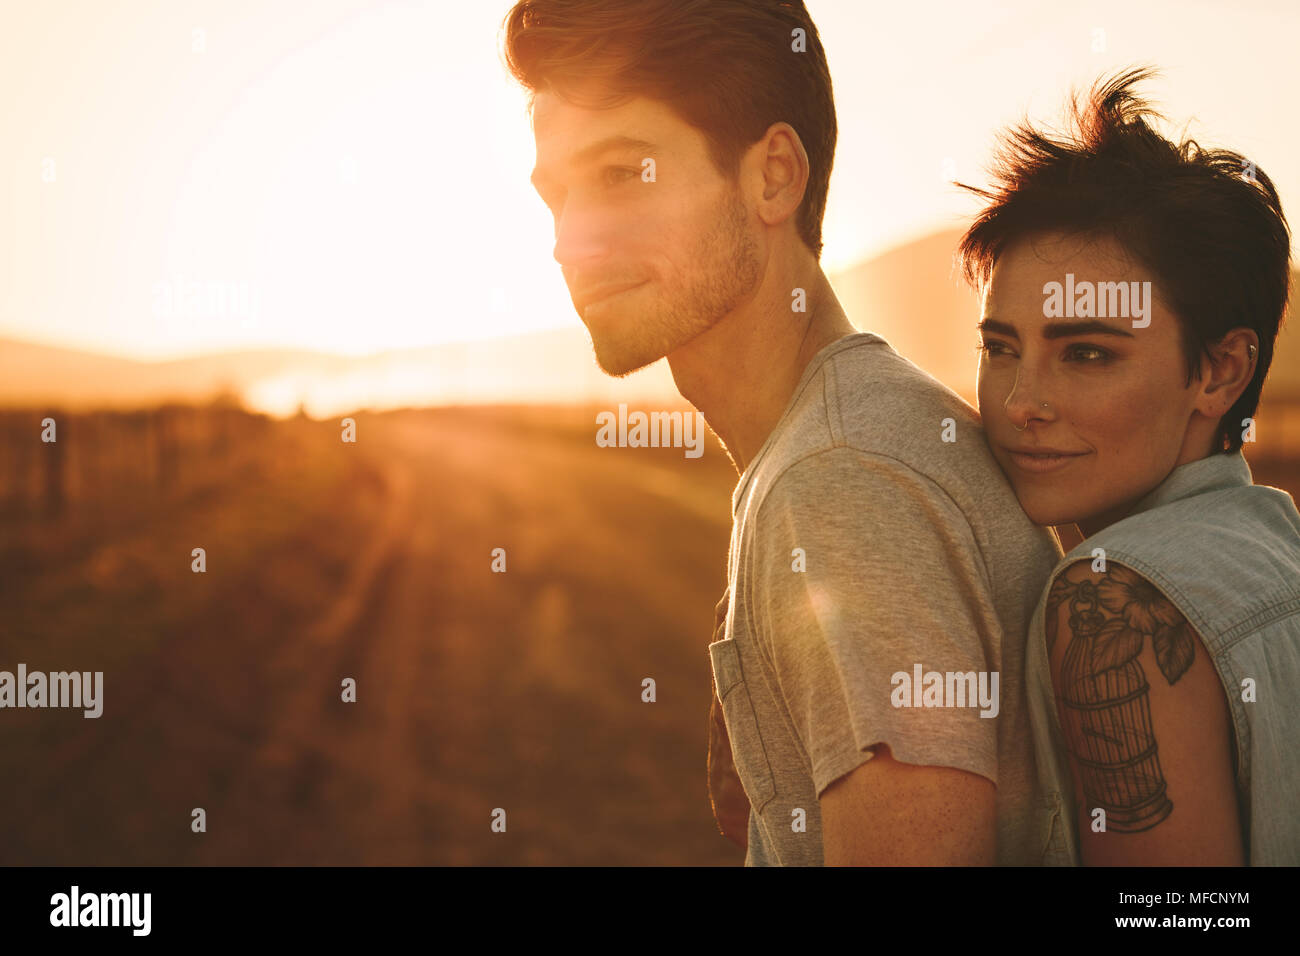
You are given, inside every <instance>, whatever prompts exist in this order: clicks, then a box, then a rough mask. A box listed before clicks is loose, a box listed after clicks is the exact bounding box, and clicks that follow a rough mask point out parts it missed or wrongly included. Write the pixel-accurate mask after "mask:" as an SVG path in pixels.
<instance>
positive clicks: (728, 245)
mask: <svg viewBox="0 0 1300 956" xmlns="http://www.w3.org/2000/svg"><path fill="white" fill-rule="evenodd" d="M710 218H711V219H712V221H713V222H714V223H715V228H713V229H710V230H708V231H707V232H704V233H702V234H701V235H700V241H699V242H698V243H697V244H696V247H695V249H694V250H693V251H692V254H691V255H690V256H689V257H687V258H686V260H685V261H686V262H689V263H691V267H690V271H689V272H688V273H687V274H686V275H685V276H684V277H683V279H684V281H683V282H682V283H681V284H679V285H677V286H676V287H674V288H672V289H668V290H665V289H663V288H662V287H661V288H660V289H659V290H658V292H659V295H658V296H657V297H656V298H655V299H654V300H652V304H651V305H650V307H649V309H648V310H646V311H642V312H639V313H637V312H627V313H623V314H620V315H617V316H615V317H613V318H612V320H607V321H609V325H607V326H606V328H605V330H604V331H603V332H600V333H598V332H597V331H596V330H595V329H592V327H591V325H590V324H588V330H589V331H591V341H592V348H593V349H594V351H595V353H596V363H597V364H598V365H599V366H600V368H601V370H602V371H604V372H605V373H606V374H607V375H612V376H615V377H618V378H621V377H623V376H625V375H629V374H631V373H632V372H635V371H637V370H638V369H642V368H645V367H646V366H647V365H650V364H651V363H652V362H656V361H658V360H659V359H661V358H663V357H664V356H665V355H667V354H668V353H670V352H672V351H674V350H675V349H678V348H680V347H681V346H683V345H685V344H686V343H687V342H689V341H691V340H692V339H694V338H695V337H696V336H697V335H700V334H701V333H702V332H706V331H708V330H709V329H710V328H712V327H713V326H714V325H716V324H717V323H718V321H719V320H721V319H722V318H723V316H725V315H727V314H729V313H730V312H732V311H734V310H735V309H736V308H737V307H738V306H739V305H740V304H741V303H742V302H743V301H744V300H745V298H747V297H748V296H749V295H751V294H752V293H753V291H754V288H755V287H756V286H757V284H758V282H759V279H760V278H761V272H762V268H761V266H760V264H759V259H758V248H757V245H756V243H755V242H754V238H753V236H752V235H750V233H749V230H748V229H747V228H746V226H747V222H746V210H745V205H744V202H743V201H742V200H741V198H740V193H739V189H738V188H733V189H731V190H730V191H728V192H726V193H725V194H724V195H723V197H722V199H721V201H720V202H719V204H718V210H717V213H716V214H715V215H713V216H711V217H710Z"/></svg>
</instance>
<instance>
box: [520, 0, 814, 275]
mask: <svg viewBox="0 0 1300 956" xmlns="http://www.w3.org/2000/svg"><path fill="white" fill-rule="evenodd" d="M796 29H800V30H802V31H803V43H804V45H805V48H804V49H802V50H796V49H795V46H796V40H795V35H794V32H793V31H794V30H796ZM504 30H505V61H506V66H507V67H508V68H509V70H510V72H511V73H512V74H513V75H514V77H515V79H517V80H518V81H519V82H520V83H521V84H523V86H525V87H526V88H527V89H528V90H529V91H530V93H531V94H536V93H537V92H538V91H539V90H541V89H544V88H550V89H553V90H555V91H556V92H557V93H561V94H563V95H565V96H566V98H569V99H570V100H572V101H574V102H579V101H584V102H587V103H588V105H589V106H591V107H592V108H598V107H612V106H617V105H618V104H619V103H621V102H624V101H626V100H628V99H631V98H633V97H635V96H645V97H647V98H649V99H654V100H658V101H660V102H662V103H665V104H667V105H668V106H670V107H671V108H672V109H673V110H675V111H676V112H677V114H678V115H679V116H681V117H682V119H683V120H685V121H686V122H687V123H690V124H691V125H692V126H694V127H696V128H697V129H699V130H700V131H701V132H702V133H703V134H704V136H705V137H706V139H707V141H708V143H709V152H710V156H711V158H712V160H713V164H714V165H715V166H716V167H717V168H718V170H719V171H720V172H721V173H722V174H723V175H725V176H727V177H728V178H730V179H733V180H734V179H735V178H736V177H737V176H738V175H739V171H740V156H741V153H742V152H743V151H744V150H745V149H746V148H747V147H749V146H751V145H753V144H754V143H756V142H757V141H758V140H759V139H760V138H761V137H762V136H763V134H764V133H766V132H767V130H768V128H769V127H771V125H772V124H773V123H778V122H786V123H789V124H790V125H791V126H792V127H793V128H794V130H795V131H796V132H797V133H798V134H799V139H800V140H801V141H802V142H803V147H804V150H805V151H806V152H807V154H808V165H809V172H808V186H807V189H806V190H805V192H804V197H803V202H802V204H801V205H800V207H799V211H798V213H797V217H796V221H797V224H798V229H799V236H800V238H801V239H802V240H803V241H804V243H805V244H807V246H808V248H809V249H811V250H812V252H813V255H814V256H816V257H817V258H818V259H820V258H821V251H822V235H821V233H822V217H823V215H824V214H825V212H826V193H827V190H828V189H829V186H830V178H831V164H832V162H833V160H834V157H835V137H836V126H835V101H834V97H833V96H832V93H831V74H830V70H829V68H828V67H827V65H826V54H825V52H824V51H823V50H822V45H821V38H820V37H819V36H818V34H817V28H816V27H815V26H814V25H813V22H812V18H811V17H810V16H809V15H808V11H807V10H806V9H805V8H804V4H803V0H617V2H610V0H519V2H518V3H516V4H515V5H514V7H513V8H511V10H510V12H509V13H508V14H507V15H506V19H505V23H504ZM593 80H597V81H600V82H599V89H600V94H601V95H598V96H595V97H594V98H593V99H591V100H590V101H586V100H583V99H582V98H583V97H584V96H585V95H589V94H591V92H592V91H591V90H590V89H588V88H587V86H586V85H587V84H588V83H589V81H593ZM530 105H531V101H530Z"/></svg>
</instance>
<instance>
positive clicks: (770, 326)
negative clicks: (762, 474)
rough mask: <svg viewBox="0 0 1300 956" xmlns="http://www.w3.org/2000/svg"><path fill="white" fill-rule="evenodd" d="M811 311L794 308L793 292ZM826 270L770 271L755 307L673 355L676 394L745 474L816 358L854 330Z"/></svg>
mask: <svg viewBox="0 0 1300 956" xmlns="http://www.w3.org/2000/svg"><path fill="white" fill-rule="evenodd" d="M796 288H802V289H803V290H804V291H805V293H806V308H807V311H806V312H795V311H793V310H792V303H793V302H794V301H795V300H794V297H793V292H794V289H796ZM856 331H857V329H855V328H854V327H853V325H852V324H851V323H850V322H849V320H848V319H847V318H846V317H845V315H844V310H843V309H842V308H841V307H840V303H839V301H838V300H837V299H836V298H835V293H834V292H833V291H832V290H831V286H830V282H829V281H828V280H827V279H826V276H825V274H824V273H823V272H822V271H821V268H820V267H819V266H818V265H817V264H816V262H815V261H814V262H812V265H811V269H810V270H809V271H807V272H806V273H805V274H804V275H797V274H796V270H795V269H793V268H792V269H790V270H786V271H784V272H783V273H782V272H778V270H773V269H769V270H768V274H766V275H765V276H764V278H763V282H762V283H761V285H760V287H759V289H758V291H757V292H756V294H755V296H754V298H753V300H752V301H750V302H749V303H747V304H746V305H745V306H744V307H743V308H740V309H737V310H736V311H735V312H732V313H730V314H728V315H726V316H724V317H723V318H722V319H721V320H719V321H718V322H717V324H715V325H714V326H713V327H712V328H710V329H709V330H708V331H706V332H703V333H701V334H700V335H698V336H696V337H695V338H694V339H692V340H691V341H690V342H688V343H687V344H685V345H683V346H682V347H681V348H679V349H677V350H676V351H673V352H671V353H669V355H668V365H669V367H670V368H671V369H672V372H673V379H674V381H676V383H677V390H678V391H679V392H681V393H682V396H683V397H684V398H685V399H686V400H687V401H689V402H690V403H691V404H692V405H694V406H695V407H696V408H697V409H699V410H700V412H702V413H703V415H704V418H705V420H706V421H708V423H709V427H710V428H712V429H713V431H714V432H715V433H716V434H717V436H718V438H719V439H721V441H722V444H723V446H724V447H725V448H726V449H727V453H728V454H729V455H730V456H731V460H732V462H733V463H734V464H735V466H736V471H737V472H739V473H741V474H743V473H744V471H745V468H746V467H748V465H749V463H750V462H751V461H753V460H754V456H755V455H757V454H758V451H759V449H760V448H762V447H763V442H765V441H766V440H767V436H768V435H769V434H771V432H772V429H773V428H775V427H776V423H777V421H778V420H779V419H780V417H781V413H782V412H783V411H785V407H786V405H787V404H788V403H789V401H790V396H791V395H792V394H793V393H794V388H795V386H796V385H798V384H799V379H800V378H801V377H802V376H803V373H804V370H805V369H806V368H807V366H808V363H809V362H810V361H811V360H812V358H813V357H814V356H815V355H816V354H817V353H818V352H820V351H821V350H822V349H823V348H825V347H826V346H827V345H830V344H831V343H832V342H834V341H836V340H838V339H841V338H843V337H844V336H846V335H850V334H852V333H853V332H856Z"/></svg>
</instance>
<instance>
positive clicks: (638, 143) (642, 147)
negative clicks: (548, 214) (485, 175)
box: [529, 136, 658, 186]
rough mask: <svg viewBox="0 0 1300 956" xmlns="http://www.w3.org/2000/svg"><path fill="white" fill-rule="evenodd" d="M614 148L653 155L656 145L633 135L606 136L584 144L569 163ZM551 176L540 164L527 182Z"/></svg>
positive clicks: (588, 158) (586, 159) (537, 181)
mask: <svg viewBox="0 0 1300 956" xmlns="http://www.w3.org/2000/svg"><path fill="white" fill-rule="evenodd" d="M615 149H625V150H635V151H637V152H639V153H641V154H642V155H644V156H653V155H655V154H656V152H658V147H657V146H655V144H654V143H651V142H649V141H647V140H644V139H637V138H636V137H635V136H607V137H605V138H604V139H602V140H597V141H596V142H594V143H592V144H591V145H589V146H584V147H583V148H582V149H580V150H578V151H577V152H576V153H574V154H573V156H572V157H571V158H570V160H569V163H570V164H571V165H573V166H581V165H582V164H584V163H589V162H591V161H592V160H593V159H596V158H597V157H599V156H600V155H601V154H602V153H607V152H609V151H611V150H615ZM550 178H551V177H550V176H549V175H548V174H547V172H546V170H544V169H542V168H541V167H540V166H539V167H538V168H536V169H534V170H533V174H532V176H530V177H529V182H531V183H532V184H533V185H534V186H537V185H539V184H541V183H544V182H547V181H548V180H549V179H550Z"/></svg>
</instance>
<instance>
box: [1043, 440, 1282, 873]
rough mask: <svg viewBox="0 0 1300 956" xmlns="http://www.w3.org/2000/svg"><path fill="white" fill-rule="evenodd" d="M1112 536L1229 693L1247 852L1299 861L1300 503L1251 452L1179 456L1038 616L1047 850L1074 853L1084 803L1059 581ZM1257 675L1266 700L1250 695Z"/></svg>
mask: <svg viewBox="0 0 1300 956" xmlns="http://www.w3.org/2000/svg"><path fill="white" fill-rule="evenodd" d="M1094 548H1104V549H1105V558H1106V562H1107V564H1110V563H1111V562H1115V563H1118V564H1122V565H1124V566H1126V567H1128V568H1130V569H1132V570H1133V571H1136V572H1137V573H1138V574H1141V575H1143V576H1144V577H1146V578H1147V579H1148V580H1149V581H1150V582H1151V583H1152V584H1154V585H1155V586H1156V587H1157V588H1159V589H1160V591H1161V592H1162V593H1163V594H1164V595H1165V597H1167V598H1168V599H1169V600H1170V601H1171V602H1172V603H1173V604H1174V605H1175V606H1176V607H1177V609H1178V610H1179V611H1181V612H1182V614H1183V616H1184V617H1186V618H1187V620H1188V622H1189V623H1190V624H1191V625H1192V627H1194V628H1195V629H1196V632H1197V633H1198V634H1199V635H1200V637H1201V639H1202V641H1203V643H1204V645H1205V649H1206V651H1207V653H1208V654H1209V655H1210V658H1211V659H1212V660H1213V661H1214V667H1215V670H1216V671H1217V672H1218V674H1219V680H1220V682H1221V683H1222V684H1223V689H1224V693H1225V694H1226V695H1227V700H1228V704H1229V709H1230V711H1231V714H1232V730H1233V737H1234V741H1235V744H1236V753H1235V764H1234V768H1233V772H1234V777H1235V782H1236V790H1237V800H1238V806H1239V808H1240V814H1241V827H1242V840H1243V845H1244V846H1245V850H1246V861H1247V862H1248V863H1249V864H1251V865H1254V866H1274V865H1286V866H1296V865H1298V864H1300V745H1298V743H1297V742H1298V741H1300V697H1298V696H1297V694H1300V513H1297V511H1296V506H1295V502H1294V501H1293V500H1292V498H1291V496H1290V495H1289V494H1287V493H1286V492H1285V491H1281V490H1279V489H1277V488H1270V487H1267V486H1264V485H1256V484H1254V483H1253V482H1252V479H1251V474H1250V466H1249V465H1247V463H1246V459H1245V458H1244V457H1243V456H1242V454H1241V452H1235V453H1233V454H1227V455H1225V454H1213V455H1210V456H1209V457H1208V458H1202V459H1200V460H1199V461H1193V462H1188V463H1187V464H1185V465H1180V466H1179V467H1177V468H1175V469H1174V470H1173V471H1172V472H1170V473H1169V476H1168V477H1167V478H1166V479H1165V480H1164V482H1162V483H1161V484H1160V485H1159V486H1158V487H1156V488H1155V490H1153V491H1151V492H1150V493H1149V494H1147V495H1146V496H1145V497H1144V498H1142V499H1141V500H1140V501H1139V502H1138V503H1137V505H1136V506H1135V507H1134V509H1133V511H1132V512H1131V513H1130V514H1129V515H1128V517H1126V518H1124V519H1123V520H1121V521H1117V522H1116V523H1114V524H1112V525H1110V526H1109V527H1107V528H1103V529H1102V530H1101V531H1099V532H1097V533H1096V534H1094V535H1093V536H1092V537H1090V538H1088V539H1087V540H1085V541H1083V542H1082V543H1080V544H1079V546H1078V547H1076V548H1075V549H1074V550H1072V551H1071V552H1070V553H1069V554H1067V555H1065V557H1063V558H1062V559H1061V561H1060V563H1058V564H1057V566H1056V569H1055V570H1054V571H1053V572H1052V575H1051V577H1050V578H1049V579H1048V582H1047V586H1046V587H1045V588H1044V590H1043V595H1042V597H1041V598H1040V600H1039V602H1038V607H1037V610H1035V612H1034V617H1033V620H1032V622H1031V623H1030V630H1029V646H1028V648H1027V650H1026V656H1025V687H1026V689H1027V693H1028V696H1029V701H1028V705H1029V719H1030V725H1031V727H1032V729H1033V734H1034V749H1035V756H1036V759H1037V764H1038V780H1039V785H1040V787H1041V788H1042V793H1041V798H1042V802H1043V803H1044V804H1045V805H1046V806H1047V808H1048V809H1047V812H1048V813H1050V814H1052V815H1053V816H1054V817H1055V818H1056V819H1055V820H1054V821H1053V824H1052V826H1051V830H1050V836H1049V838H1048V842H1047V846H1046V847H1045V848H1044V853H1043V863H1045V864H1047V865H1049V866H1071V865H1074V866H1077V865H1078V864H1079V839H1078V833H1077V830H1076V826H1077V820H1078V816H1077V808H1076V806H1075V797H1074V786H1073V784H1072V782H1071V778H1070V764H1069V761H1068V750H1067V748H1066V745H1065V741H1064V738H1063V736H1062V734H1061V728H1060V722H1059V718H1058V716H1057V711H1056V701H1055V695H1054V692H1053V689H1052V675H1051V670H1050V669H1049V665H1048V657H1047V638H1046V632H1045V630H1044V612H1045V607H1046V603H1047V594H1048V591H1050V589H1051V586H1052V582H1053V581H1054V580H1055V579H1056V577H1057V575H1058V574H1060V573H1061V572H1062V571H1063V570H1065V568H1066V567H1068V566H1069V565H1070V564H1072V563H1074V562H1075V561H1077V560H1079V559H1080V558H1087V559H1091V558H1092V556H1093V555H1092V552H1093V549H1094ZM1246 678H1251V679H1252V680H1253V681H1254V683H1255V692H1254V693H1255V700H1254V701H1243V699H1242V697H1243V684H1242V682H1243V681H1244V680H1245V679H1246Z"/></svg>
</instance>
